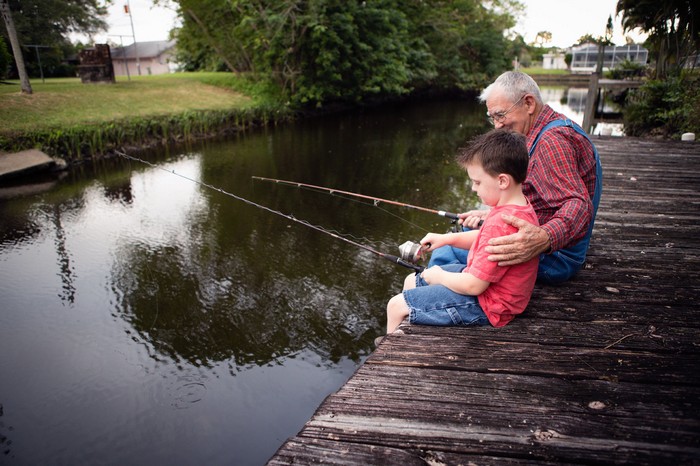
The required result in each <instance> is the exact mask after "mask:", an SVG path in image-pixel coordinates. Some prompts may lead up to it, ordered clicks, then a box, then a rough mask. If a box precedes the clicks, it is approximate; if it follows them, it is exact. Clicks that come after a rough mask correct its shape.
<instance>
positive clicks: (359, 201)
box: [252, 176, 430, 233]
mask: <svg viewBox="0 0 700 466" xmlns="http://www.w3.org/2000/svg"><path fill="white" fill-rule="evenodd" d="M252 178H253V179H261V180H264V181H268V179H267V178H261V177H257V176H253V177H252ZM296 187H297V188H299V189H301V190H304V191H310V192H319V190H318V189H315V188H312V187H309V186H304V185H303V184H302V185H301V186H296ZM321 192H325V191H321ZM326 194H329V195H330V196H333V197H337V198H340V199H343V200H346V201H349V202H354V203H357V204H361V205H364V206H371V207H376V208H377V209H379V210H381V211H382V212H384V213H386V214H388V215H390V216H392V217H394V218H395V219H397V220H400V221H402V222H404V223H406V224H407V225H410V226H412V227H414V228H417V229H419V230H422V231H424V232H425V233H430V230H429V229H427V228H425V227H422V226H421V225H418V224H417V223H413V222H411V221H410V220H407V219H406V218H404V217H402V216H400V215H398V214H395V213H394V212H392V211H390V210H387V209H385V208H384V207H382V206H381V205H380V202H379V201H376V200H375V201H373V202H365V201H364V200H362V199H358V198H357V197H351V196H348V195H343V193H341V192H340V191H336V190H330V191H329V192H326Z"/></svg>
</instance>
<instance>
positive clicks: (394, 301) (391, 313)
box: [386, 293, 409, 333]
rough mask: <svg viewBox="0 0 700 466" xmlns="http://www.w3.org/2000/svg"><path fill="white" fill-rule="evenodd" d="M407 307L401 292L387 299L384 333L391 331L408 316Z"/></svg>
mask: <svg viewBox="0 0 700 466" xmlns="http://www.w3.org/2000/svg"><path fill="white" fill-rule="evenodd" d="M408 313H409V309H408V304H406V300H405V299H404V298H403V293H399V294H397V295H396V296H394V297H393V298H391V299H390V300H389V303H388V304H387V305H386V333H392V332H393V331H394V330H396V329H397V328H398V326H399V325H401V322H403V321H404V319H405V318H406V317H407V316H408Z"/></svg>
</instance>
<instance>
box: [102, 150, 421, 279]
mask: <svg viewBox="0 0 700 466" xmlns="http://www.w3.org/2000/svg"><path fill="white" fill-rule="evenodd" d="M115 152H116V153H117V154H118V155H120V156H121V157H124V158H125V159H128V160H133V161H135V162H141V163H143V164H145V165H148V166H150V167H152V168H156V169H158V170H162V171H164V172H167V173H170V174H172V175H175V176H179V177H180V178H182V179H185V180H187V181H190V182H192V183H195V184H198V185H200V186H203V187H205V188H208V189H211V190H213V191H217V192H219V193H221V194H224V195H226V196H229V197H232V198H234V199H236V200H238V201H241V202H243V203H244V204H248V205H250V206H253V207H257V208H258V209H262V210H266V211H267V212H270V213H272V214H275V215H279V216H281V217H284V218H286V219H287V220H291V221H293V222H296V223H300V224H302V225H305V226H307V227H309V228H312V229H314V230H316V231H319V232H321V233H325V234H326V235H329V236H332V237H333V238H337V239H339V240H341V241H345V242H346V243H349V244H352V245H353V246H357V247H358V248H361V249H364V250H365V251H368V252H370V253H372V254H375V255H377V256H379V257H381V258H383V259H386V260H389V261H391V262H393V263H395V264H398V265H401V266H403V267H406V268H409V269H412V270H414V271H416V272H422V271H423V270H424V269H425V267H423V266H421V265H417V264H414V263H412V262H409V259H414V258H417V255H416V254H415V253H414V254H412V255H410V256H409V255H406V254H404V252H403V251H410V250H411V249H412V248H409V247H407V244H410V245H411V246H412V245H413V244H414V243H410V242H408V241H407V242H406V243H404V244H403V245H401V247H400V248H399V250H400V251H401V253H402V255H403V257H397V256H394V255H391V254H386V253H383V252H381V251H377V250H376V249H373V248H371V247H369V246H367V245H365V244H361V243H358V242H357V241H353V240H351V239H348V238H346V237H345V236H342V235H341V234H339V233H337V232H334V231H331V230H327V229H326V228H323V227H321V226H318V225H314V224H312V223H309V222H308V221H306V220H301V219H298V218H296V217H294V216H293V215H291V214H285V213H283V212H280V211H278V210H274V209H271V208H270V207H267V206H264V205H262V204H258V203H257V202H253V201H251V200H248V199H246V198H244V197H241V196H237V195H235V194H233V193H230V192H228V191H225V190H223V189H221V188H219V187H216V186H214V185H211V184H208V183H205V182H203V181H200V180H195V179H194V178H190V177H188V176H186V175H183V174H181V173H178V172H176V171H175V170H168V169H167V168H164V167H162V166H159V165H156V164H154V163H151V162H148V161H147V160H143V159H140V158H138V157H134V156H133V155H128V154H126V153H124V152H121V151H118V150H117V151H115ZM407 254H408V253H407Z"/></svg>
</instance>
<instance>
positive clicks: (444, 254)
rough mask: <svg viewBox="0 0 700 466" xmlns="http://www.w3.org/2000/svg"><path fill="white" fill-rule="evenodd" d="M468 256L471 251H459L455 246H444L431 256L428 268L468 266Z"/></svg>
mask: <svg viewBox="0 0 700 466" xmlns="http://www.w3.org/2000/svg"><path fill="white" fill-rule="evenodd" d="M468 255H469V251H468V250H466V249H459V248H455V247H453V246H443V247H441V248H437V249H436V250H434V251H433V252H432V253H431V254H430V260H429V261H428V267H432V266H434V265H448V264H462V265H466V264H467V256H468Z"/></svg>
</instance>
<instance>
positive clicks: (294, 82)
mask: <svg viewBox="0 0 700 466" xmlns="http://www.w3.org/2000/svg"><path fill="white" fill-rule="evenodd" d="M177 3H178V5H179V12H180V15H181V17H182V20H183V26H182V28H181V29H180V30H179V31H177V39H178V48H179V50H180V57H179V58H180V59H181V60H183V61H184V63H185V64H186V66H187V67H188V68H189V69H209V70H216V69H221V68H222V67H226V68H228V69H230V70H232V71H251V72H253V73H254V74H256V75H258V76H266V77H269V78H270V79H272V80H273V81H274V82H275V83H276V84H277V86H279V87H280V88H281V89H282V90H283V92H284V93H285V94H286V95H287V98H288V99H289V100H290V102H291V103H292V104H293V105H298V106H321V105H329V104H332V103H337V102H339V103H352V102H362V101H367V100H371V99H373V98H384V97H393V96H398V95H402V94H406V93H409V92H415V91H417V90H422V89H428V88H429V89H473V88H475V87H478V86H480V85H483V84H485V83H487V82H488V81H489V80H490V79H491V78H493V77H494V76H495V75H497V74H498V73H499V72H501V71H502V70H503V69H505V68H506V67H507V65H508V62H509V61H510V60H511V59H512V57H508V56H506V55H505V54H504V53H503V51H504V50H506V47H507V44H508V41H507V40H506V39H505V38H504V31H505V30H507V29H508V28H510V27H512V26H513V25H514V14H515V12H516V11H517V10H518V8H521V6H520V4H519V3H518V2H517V1H515V0H492V1H490V2H481V1H477V0H452V1H448V0H435V1H430V2H428V1H420V0H417V1H412V2H406V1H400V0H373V1H358V0H274V1H272V0H268V1H262V0H230V1H223V0H179V1H177Z"/></svg>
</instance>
